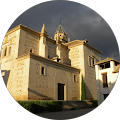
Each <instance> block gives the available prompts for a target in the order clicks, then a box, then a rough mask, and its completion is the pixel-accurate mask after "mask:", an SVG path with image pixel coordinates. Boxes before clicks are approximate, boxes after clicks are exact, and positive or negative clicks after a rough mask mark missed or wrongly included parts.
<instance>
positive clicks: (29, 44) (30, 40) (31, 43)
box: [18, 30, 39, 56]
mask: <svg viewBox="0 0 120 120" xmlns="http://www.w3.org/2000/svg"><path fill="white" fill-rule="evenodd" d="M30 49H32V53H34V54H37V55H39V38H38V37H37V36H35V35H33V34H30V33H28V32H26V31H24V30H20V42H19V52H18V54H19V56H21V55H24V54H26V53H29V52H30Z"/></svg>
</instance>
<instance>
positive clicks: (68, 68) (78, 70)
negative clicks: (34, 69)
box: [30, 53, 80, 72]
mask: <svg viewBox="0 0 120 120" xmlns="http://www.w3.org/2000/svg"><path fill="white" fill-rule="evenodd" d="M30 58H32V59H35V60H38V61H43V62H46V63H49V64H52V65H56V66H58V67H62V68H66V69H67V70H72V71H76V72H80V69H77V68H74V67H71V66H69V65H66V64H62V63H59V62H55V61H53V60H51V59H47V58H44V57H41V56H38V55H35V54H33V53H30Z"/></svg>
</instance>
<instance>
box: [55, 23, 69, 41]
mask: <svg viewBox="0 0 120 120" xmlns="http://www.w3.org/2000/svg"><path fill="white" fill-rule="evenodd" d="M58 34H59V35H58ZM58 36H59V39H60V41H61V42H62V43H67V33H66V32H65V30H64V28H63V27H62V25H61V22H60V25H59V26H58V28H57V30H56V32H55V34H54V40H57V39H58Z"/></svg>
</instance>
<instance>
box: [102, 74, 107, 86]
mask: <svg viewBox="0 0 120 120" xmlns="http://www.w3.org/2000/svg"><path fill="white" fill-rule="evenodd" d="M102 80H103V88H105V87H108V82H107V73H105V74H102Z"/></svg>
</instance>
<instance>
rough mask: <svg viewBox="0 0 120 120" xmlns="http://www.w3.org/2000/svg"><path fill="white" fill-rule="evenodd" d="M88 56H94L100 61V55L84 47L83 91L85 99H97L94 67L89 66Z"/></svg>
mask: <svg viewBox="0 0 120 120" xmlns="http://www.w3.org/2000/svg"><path fill="white" fill-rule="evenodd" d="M89 56H94V57H95V58H96V59H97V60H98V61H100V60H101V55H100V54H99V53H97V52H95V51H93V50H92V49H90V48H88V47H86V46H84V61H85V78H84V83H85V90H86V98H87V99H95V100H96V99H97V87H96V75H95V67H94V66H89Z"/></svg>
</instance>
